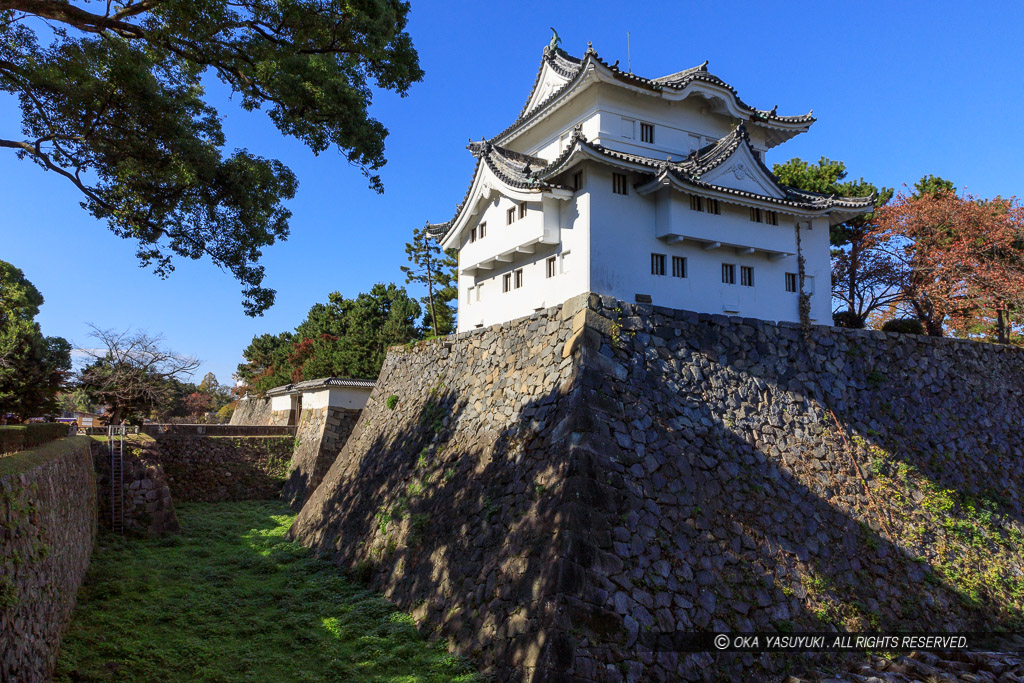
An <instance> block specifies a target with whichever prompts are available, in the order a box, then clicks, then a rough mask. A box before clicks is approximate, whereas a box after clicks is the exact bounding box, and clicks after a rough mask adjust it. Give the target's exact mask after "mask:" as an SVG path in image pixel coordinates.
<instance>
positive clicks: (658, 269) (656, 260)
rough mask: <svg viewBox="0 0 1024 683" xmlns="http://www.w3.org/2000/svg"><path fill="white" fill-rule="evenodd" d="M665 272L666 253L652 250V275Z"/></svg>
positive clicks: (659, 274)
mask: <svg viewBox="0 0 1024 683" xmlns="http://www.w3.org/2000/svg"><path fill="white" fill-rule="evenodd" d="M664 274H665V254H658V253H655V252H651V275H658V276H661V275H664Z"/></svg>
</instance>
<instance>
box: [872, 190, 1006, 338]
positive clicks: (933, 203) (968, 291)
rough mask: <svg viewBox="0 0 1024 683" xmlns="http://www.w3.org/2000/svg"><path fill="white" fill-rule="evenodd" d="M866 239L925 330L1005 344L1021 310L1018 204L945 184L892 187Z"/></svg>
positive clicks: (938, 334) (929, 332) (939, 334)
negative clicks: (915, 190) (908, 189)
mask: <svg viewBox="0 0 1024 683" xmlns="http://www.w3.org/2000/svg"><path fill="white" fill-rule="evenodd" d="M870 239H871V240H873V242H874V246H875V247H876V248H877V249H878V250H879V251H880V252H881V253H884V254H885V255H886V256H887V257H888V258H889V259H891V261H892V263H893V266H894V268H895V269H896V270H897V272H898V273H899V278H898V279H899V284H900V287H901V290H902V295H903V302H904V304H905V305H906V306H908V307H909V309H910V310H911V311H912V312H913V313H914V315H915V316H916V317H917V318H918V319H919V320H921V322H922V323H924V326H925V329H926V331H927V332H928V334H930V335H934V336H942V335H943V333H944V331H945V330H947V329H949V330H952V331H954V332H956V333H957V334H959V335H960V336H981V337H994V338H995V340H996V341H999V342H1001V343H1009V341H1010V337H1011V333H1012V331H1013V330H1015V329H1017V330H1019V328H1020V320H1019V317H1020V314H1021V312H1022V311H1024V307H1022V304H1024V208H1022V207H1021V206H1020V205H1019V204H1018V203H1017V201H1016V199H1015V198H1010V199H1000V198H997V199H994V200H979V199H977V198H975V197H973V196H971V195H969V194H966V193H964V194H962V195H957V194H956V193H955V192H952V191H942V192H934V193H923V194H920V195H907V194H904V193H900V194H899V195H897V197H896V198H895V199H894V201H893V202H892V203H890V204H889V205H887V206H885V207H883V208H881V209H879V210H878V213H877V216H876V220H875V224H874V228H873V230H872V231H871V233H870Z"/></svg>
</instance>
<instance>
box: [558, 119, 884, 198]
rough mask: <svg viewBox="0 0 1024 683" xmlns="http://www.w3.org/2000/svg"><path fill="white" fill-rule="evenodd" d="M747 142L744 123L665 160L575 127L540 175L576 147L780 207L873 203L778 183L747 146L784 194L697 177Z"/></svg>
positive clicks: (659, 174)
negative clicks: (610, 144)
mask: <svg viewBox="0 0 1024 683" xmlns="http://www.w3.org/2000/svg"><path fill="white" fill-rule="evenodd" d="M750 144H751V143H750V136H749V134H748V133H747V129H746V126H745V125H743V124H740V125H738V126H737V127H736V128H735V129H734V130H733V131H732V132H730V133H729V134H728V135H726V136H724V137H723V138H721V139H720V140H718V141H717V142H715V143H714V144H711V145H708V146H706V147H703V148H702V149H699V150H697V151H695V152H693V153H691V154H690V156H688V157H687V158H685V159H683V160H682V161H668V160H661V159H654V158H652V157H645V156H642V155H639V154H629V153H626V152H620V151H618V150H613V149H609V148H607V147H604V146H602V145H599V144H595V143H592V142H590V141H588V140H587V139H586V138H585V137H584V136H583V134H582V133H580V132H579V130H576V131H574V133H573V137H572V143H571V144H570V145H569V146H568V147H567V148H566V150H565V151H564V152H563V153H562V154H561V155H559V157H558V159H556V160H555V161H553V162H551V163H550V164H548V166H547V168H546V170H545V173H544V175H548V176H549V177H550V176H553V175H556V174H558V173H561V172H562V171H563V170H564V168H563V166H567V164H568V161H569V159H570V158H571V157H572V155H573V154H574V153H575V152H576V151H577V150H578V149H580V148H585V149H586V150H587V151H589V152H591V153H592V154H594V155H596V156H599V157H604V158H605V159H607V160H609V161H611V162H613V163H616V164H617V165H626V166H631V167H634V168H635V167H640V169H638V170H640V171H641V172H643V170H644V169H649V173H650V175H651V179H652V180H653V179H655V178H658V179H660V178H663V177H664V176H665V174H670V175H671V176H672V177H673V178H675V179H676V180H678V181H680V182H681V183H684V184H687V185H690V186H693V187H694V188H698V189H703V190H707V191H713V192H720V193H723V194H730V195H733V196H736V197H741V198H744V199H751V200H758V201H765V202H769V203H772V204H777V205H780V206H786V207H790V208H795V209H802V210H807V211H828V210H830V209H834V208H835V209H846V210H861V209H862V210H864V211H870V210H871V207H872V205H873V203H874V197H873V196H871V197H836V196H828V195H822V194H818V193H814V192H807V191H804V190H798V189H796V188H792V187H788V186H785V185H781V184H780V183H779V182H778V179H777V178H776V177H775V175H774V174H773V173H772V172H771V170H770V169H769V168H768V167H767V166H765V165H764V164H763V163H762V162H761V160H760V158H759V157H758V156H757V154H756V153H755V152H754V150H753V148H751V156H752V157H753V158H754V159H755V160H756V162H757V164H758V165H759V166H760V167H761V170H762V171H763V172H764V173H765V175H767V176H768V177H769V178H771V179H772V181H773V182H774V183H775V185H776V186H777V187H778V188H779V190H780V192H781V193H782V194H783V195H784V196H783V197H782V198H778V197H770V196H767V195H762V194H757V193H754V192H747V191H745V190H738V189H735V188H731V187H725V186H722V185H716V184H712V183H708V182H704V181H703V180H701V177H702V176H703V175H705V174H707V173H709V172H710V171H712V170H714V169H715V168H717V167H718V166H720V165H722V164H723V163H724V162H725V161H726V160H727V159H729V157H731V156H732V155H733V154H734V153H735V152H736V150H737V149H739V147H740V145H747V146H748V147H749V146H750Z"/></svg>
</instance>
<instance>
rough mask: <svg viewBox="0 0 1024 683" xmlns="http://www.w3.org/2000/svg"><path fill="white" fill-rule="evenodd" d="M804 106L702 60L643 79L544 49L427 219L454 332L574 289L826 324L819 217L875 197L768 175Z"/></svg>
mask: <svg viewBox="0 0 1024 683" xmlns="http://www.w3.org/2000/svg"><path fill="white" fill-rule="evenodd" d="M814 121H815V119H814V117H813V116H811V114H805V115H802V116H780V115H779V114H777V113H776V110H775V109H771V110H759V109H754V108H753V107H751V106H750V105H748V104H746V103H745V102H744V101H743V100H741V99H740V98H739V96H738V95H737V94H736V91H735V90H734V89H733V88H732V87H731V86H729V85H728V84H726V83H725V82H724V81H722V80H721V79H719V78H718V77H716V76H714V75H712V74H711V73H709V72H708V69H707V62H704V63H703V64H701V65H700V66H696V67H693V68H691V69H687V70H685V71H680V72H678V73H674V74H670V75H668V76H663V77H661V78H655V79H648V78H643V77H640V76H637V75H634V74H632V73H628V72H626V71H623V70H622V69H620V68H619V67H618V66H617V63H616V64H612V65H609V64H607V63H606V62H604V61H603V60H602V59H601V58H600V57H598V55H597V53H596V52H595V51H594V50H593V48H591V47H588V48H587V51H586V52H585V53H584V55H583V57H582V58H576V57H571V56H570V55H568V54H566V53H565V52H564V51H562V50H561V49H560V48H557V47H551V46H549V47H548V48H545V50H544V53H543V57H542V59H541V65H540V70H539V72H538V74H537V79H536V81H535V83H534V86H533V91H532V92H531V93H530V96H529V97H528V98H527V102H526V105H525V106H524V107H523V110H522V111H521V112H520V114H519V117H518V118H517V119H516V120H515V121H514V122H513V123H512V125H510V126H509V127H508V128H506V129H505V130H504V131H502V132H500V133H498V134H497V135H496V136H494V137H492V138H491V139H489V140H482V141H480V142H474V143H471V144H470V145H469V150H470V151H471V152H472V153H473V155H474V156H475V157H476V159H477V164H476V169H475V171H474V175H473V181H472V183H471V184H470V186H469V190H468V191H467V193H466V196H465V197H464V199H463V201H462V203H461V204H460V205H459V207H458V210H457V211H456V214H455V216H454V217H453V218H452V219H451V220H450V221H448V222H446V223H440V224H433V225H428V231H429V234H431V235H432V236H433V237H434V238H435V239H437V240H438V241H439V242H440V243H441V245H442V246H443V247H444V248H446V249H447V248H456V249H458V251H459V309H458V310H459V315H458V328H459V330H460V331H463V330H467V329H472V328H474V327H481V326H484V325H491V324H494V323H500V322H504V321H506V320H511V319H513V318H517V317H521V316H524V315H529V314H530V313H532V312H533V311H535V310H539V309H543V308H546V307H548V306H553V305H556V304H559V303H562V302H563V301H565V300H566V299H568V298H570V297H572V296H575V295H577V294H581V293H584V292H597V293H600V294H608V295H612V296H615V297H617V298H619V299H623V300H626V301H637V302H652V303H654V304H658V305H662V306H668V307H672V308H683V309H689V310H696V311H702V312H710V313H725V314H729V315H743V316H749V317H756V318H763V319H769V320H791V321H796V320H799V307H798V301H799V291H800V279H799V266H798V258H797V252H798V247H797V234H798V231H797V228H798V227H799V236H800V251H802V254H803V256H804V260H805V275H806V277H805V279H804V290H805V291H806V292H807V293H808V294H810V295H811V299H810V301H811V316H810V317H811V319H812V320H813V321H815V322H818V323H829V324H830V323H831V301H830V298H831V297H830V262H829V234H828V233H829V225H831V224H835V223H838V222H841V221H843V220H847V219H848V218H850V217H852V216H855V215H858V214H861V213H864V212H865V211H869V210H870V209H871V205H872V199H871V198H847V197H827V196H822V195H819V194H814V193H811V192H804V191H800V190H796V189H793V188H789V187H784V186H782V185H780V184H779V182H778V180H777V179H776V178H775V177H774V176H773V175H772V173H771V171H770V170H769V169H768V168H767V167H766V166H765V153H766V152H767V151H768V150H770V149H772V148H774V147H776V146H777V145H780V144H781V143H783V142H785V141H787V140H789V139H790V138H792V137H794V136H796V135H799V134H800V133H803V132H806V131H807V130H808V129H809V128H810V126H811V124H812V123H814Z"/></svg>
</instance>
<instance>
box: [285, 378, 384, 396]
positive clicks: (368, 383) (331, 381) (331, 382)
mask: <svg viewBox="0 0 1024 683" xmlns="http://www.w3.org/2000/svg"><path fill="white" fill-rule="evenodd" d="M375 384H376V382H375V381H374V380H372V379H350V378H348V377H320V378H318V379H307V380H303V381H302V382H295V383H293V384H282V385H281V386H279V387H274V388H273V389H270V390H268V391H267V396H285V395H289V394H298V393H302V392H303V391H310V390H312V389H330V388H361V389H366V388H369V389H372V388H373V387H374V385H375Z"/></svg>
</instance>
